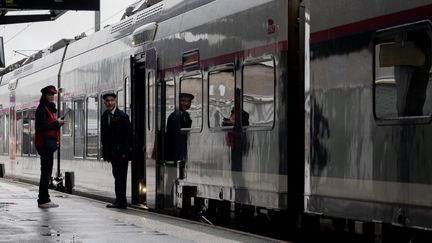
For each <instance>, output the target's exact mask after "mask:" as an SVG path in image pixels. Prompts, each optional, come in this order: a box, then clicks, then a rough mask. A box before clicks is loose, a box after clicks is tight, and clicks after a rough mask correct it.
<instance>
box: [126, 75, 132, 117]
mask: <svg viewBox="0 0 432 243" xmlns="http://www.w3.org/2000/svg"><path fill="white" fill-rule="evenodd" d="M125 85H126V88H125V100H126V103H125V112H126V114H128V115H129V118H130V117H131V111H130V104H131V82H130V79H129V77H126V78H125Z"/></svg>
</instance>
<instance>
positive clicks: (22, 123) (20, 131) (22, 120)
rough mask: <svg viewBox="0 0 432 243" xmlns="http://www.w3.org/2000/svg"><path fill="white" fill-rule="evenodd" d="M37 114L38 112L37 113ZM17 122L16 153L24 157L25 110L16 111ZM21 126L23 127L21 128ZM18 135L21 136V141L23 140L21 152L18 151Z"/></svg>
mask: <svg viewBox="0 0 432 243" xmlns="http://www.w3.org/2000/svg"><path fill="white" fill-rule="evenodd" d="M18 114H20V115H21V119H20V120H21V124H18ZM35 115H36V113H35ZM35 119H36V117H35ZM15 124H16V131H15V155H16V156H20V157H23V156H24V154H23V131H24V129H23V128H24V110H18V111H16V113H15ZM19 125H21V126H19ZM35 125H36V123H35ZM19 128H21V129H20V130H19ZM35 132H36V127H35ZM18 136H19V141H20V142H21V143H20V145H19V146H20V149H19V153H18V143H17V142H18Z"/></svg>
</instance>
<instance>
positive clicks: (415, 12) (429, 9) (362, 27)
mask: <svg viewBox="0 0 432 243" xmlns="http://www.w3.org/2000/svg"><path fill="white" fill-rule="evenodd" d="M427 18H432V4H431V5H426V6H421V7H417V8H413V9H409V10H405V11H401V12H397V13H392V14H388V15H383V16H379V17H375V18H371V19H366V20H363V21H359V22H355V23H350V24H346V25H341V26H338V27H335V28H331V29H327V30H322V31H318V32H314V33H311V37H310V42H311V43H317V42H322V41H327V40H333V39H336V38H339V37H344V36H350V35H354V34H357V33H362V32H367V31H375V30H378V29H382V28H387V27H391V26H395V25H399V24H403V23H407V22H413V21H419V20H423V19H427Z"/></svg>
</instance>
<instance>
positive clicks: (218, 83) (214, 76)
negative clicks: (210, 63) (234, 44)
mask: <svg viewBox="0 0 432 243" xmlns="http://www.w3.org/2000/svg"><path fill="white" fill-rule="evenodd" d="M208 82H209V90H208V95H209V96H208V99H209V101H208V109H209V112H208V116H209V117H208V119H209V120H208V123H209V126H210V128H217V127H221V126H223V127H232V126H233V125H234V124H233V123H232V121H230V117H231V112H232V111H233V110H234V89H235V73H234V68H233V67H227V68H224V69H220V70H215V71H211V72H209V75H208Z"/></svg>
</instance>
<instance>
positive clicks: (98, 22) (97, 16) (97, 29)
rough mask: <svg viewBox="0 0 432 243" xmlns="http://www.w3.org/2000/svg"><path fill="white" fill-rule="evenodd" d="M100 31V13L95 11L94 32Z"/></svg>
mask: <svg viewBox="0 0 432 243" xmlns="http://www.w3.org/2000/svg"><path fill="white" fill-rule="evenodd" d="M99 30H100V11H95V32H98V31H99Z"/></svg>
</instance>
